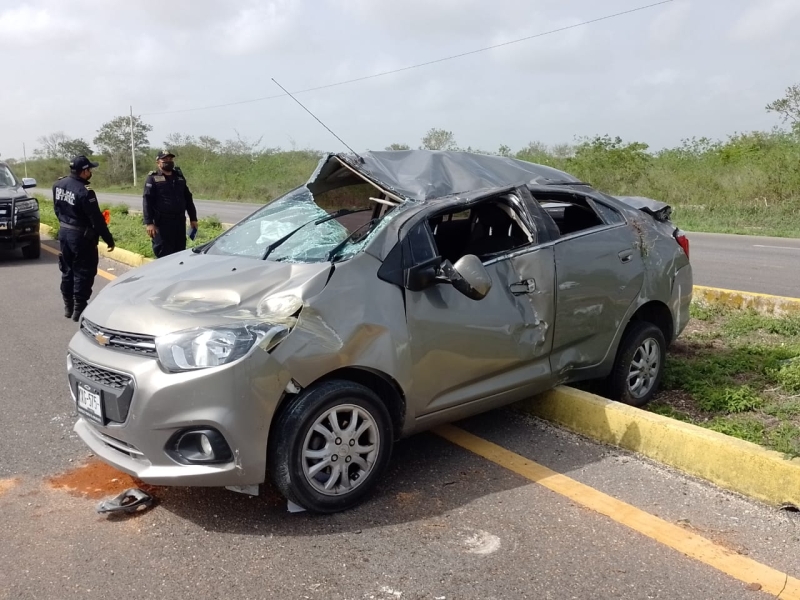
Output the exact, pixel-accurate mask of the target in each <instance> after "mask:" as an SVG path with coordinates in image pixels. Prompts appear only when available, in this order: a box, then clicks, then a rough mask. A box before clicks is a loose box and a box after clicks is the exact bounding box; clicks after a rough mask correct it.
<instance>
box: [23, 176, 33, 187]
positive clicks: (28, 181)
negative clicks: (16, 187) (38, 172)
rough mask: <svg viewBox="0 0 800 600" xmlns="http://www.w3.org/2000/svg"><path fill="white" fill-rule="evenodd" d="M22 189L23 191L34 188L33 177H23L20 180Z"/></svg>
mask: <svg viewBox="0 0 800 600" xmlns="http://www.w3.org/2000/svg"><path fill="white" fill-rule="evenodd" d="M22 187H23V188H24V189H28V188H34V187H36V180H35V179H34V178H33V177H23V178H22Z"/></svg>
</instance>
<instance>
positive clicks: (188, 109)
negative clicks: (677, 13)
mask: <svg viewBox="0 0 800 600" xmlns="http://www.w3.org/2000/svg"><path fill="white" fill-rule="evenodd" d="M673 1H674V0H661V2H655V3H653V4H647V5H645V6H639V7H637V8H632V9H629V10H624V11H622V12H618V13H614V14H611V15H606V16H604V17H598V18H596V19H591V20H589V21H583V22H581V23H575V24H574V25H566V26H564V27H559V28H558V29H551V30H549V31H543V32H541V33H536V34H534V35H529V36H527V37H524V38H519V39H516V40H511V41H509V42H503V43H501V44H494V45H492V46H486V47H484V48H478V49H477V50H470V51H468V52H462V53H461V54H453V55H452V56H445V57H444V58H437V59H435V60H429V61H427V62H423V63H418V64H415V65H409V66H407V67H400V68H399V69H392V70H390V71H383V72H381V73H373V74H372V75H364V76H363V77H356V78H355V79H346V80H345V81H338V82H336V83H329V84H326V85H320V86H316V87H311V88H306V89H304V90H298V91H296V92H292V93H293V94H305V93H307V92H316V91H319V90H325V89H328V88H333V87H338V86H340V85H347V84H350V83H357V82H359V81H366V80H368V79H375V78H376V77H384V76H386V75H393V74H394V73H401V72H403V71H410V70H411V69H418V68H420V67H427V66H429V65H435V64H437V63H441V62H445V61H448V60H455V59H457V58H463V57H465V56H471V55H473V54H479V53H480V52H487V51H489V50H494V49H496V48H502V47H504V46H510V45H511V44H519V43H520V42H527V41H528V40H533V39H536V38H540V37H544V36H546V35H552V34H554V33H561V32H562V31H568V30H570V29H576V28H577V27H584V26H586V25H591V24H593V23H599V22H600V21H608V20H609V19H615V18H617V17H621V16H624V15H629V14H631V13H635V12H639V11H643V10H647V9H650V8H655V7H656V6H661V5H663V4H669V3H670V2H673ZM286 96H287V94H276V95H273V96H262V97H260V98H251V99H249V100H238V101H236V102H227V103H225V104H212V105H209V106H197V107H194V108H182V109H178V110H167V111H162V112H151V113H144V114H143V115H142V116H143V117H150V116H155V115H172V114H177V113H185V112H194V111H199V110H210V109H213V108H225V107H227V106H238V105H241V104H251V103H253V102H263V101H265V100H275V99H277V98H285V97H286Z"/></svg>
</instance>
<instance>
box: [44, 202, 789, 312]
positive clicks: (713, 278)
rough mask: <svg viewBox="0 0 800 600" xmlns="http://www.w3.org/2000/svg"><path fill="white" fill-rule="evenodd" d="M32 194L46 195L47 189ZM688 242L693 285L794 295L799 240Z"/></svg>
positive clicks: (224, 216)
mask: <svg viewBox="0 0 800 600" xmlns="http://www.w3.org/2000/svg"><path fill="white" fill-rule="evenodd" d="M34 191H35V192H37V193H40V194H44V195H45V196H46V197H48V198H49V197H50V196H51V192H50V191H49V190H43V189H40V188H37V189H35V190H34ZM98 197H99V199H100V201H101V202H107V203H109V204H127V205H128V206H129V207H131V208H134V209H137V210H141V198H138V197H136V196H130V195H126V194H106V193H101V194H99V195H98ZM196 204H197V209H198V211H199V213H200V216H210V215H217V217H219V219H220V220H221V221H222V222H223V223H237V222H238V221H240V220H242V219H243V218H245V217H247V216H248V215H250V214H251V213H253V212H254V211H255V210H256V209H257V208H258V207H259V205H258V204H246V203H239V202H219V201H210V200H198V201H196ZM689 242H690V256H691V261H692V267H693V270H694V276H695V283H696V284H697V285H705V286H710V287H720V288H725V289H730V290H742V291H747V292H758V293H762V294H774V295H776V296H790V297H800V267H798V265H800V239H787V238H767V237H754V236H743V235H724V234H713V233H690V234H689Z"/></svg>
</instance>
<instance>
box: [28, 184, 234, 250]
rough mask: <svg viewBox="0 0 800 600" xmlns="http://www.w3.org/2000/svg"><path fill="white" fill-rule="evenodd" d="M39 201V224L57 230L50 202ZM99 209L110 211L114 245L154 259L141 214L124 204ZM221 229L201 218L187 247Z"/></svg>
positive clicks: (202, 240) (214, 220) (211, 219)
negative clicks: (131, 212)
mask: <svg viewBox="0 0 800 600" xmlns="http://www.w3.org/2000/svg"><path fill="white" fill-rule="evenodd" d="M38 200H39V214H40V215H41V220H42V223H44V224H45V225H49V226H50V227H53V228H54V232H53V233H54V235H55V234H56V233H58V219H57V218H56V214H55V212H54V211H53V203H52V202H51V201H49V200H46V199H44V198H42V197H41V196H39V197H38ZM100 209H101V210H108V211H109V212H110V213H111V220H110V222H109V224H108V228H109V229H110V230H111V235H113V236H114V242H115V243H116V245H117V246H119V247H120V248H124V249H125V250H130V251H131V252H136V253H137V254H141V255H143V256H147V257H148V258H154V254H153V247H152V244H151V241H150V238H148V237H147V234H146V233H145V229H144V225H143V224H142V216H141V215H132V214H129V213H128V207H127V206H118V205H105V204H101V205H100ZM222 231H223V229H222V224H221V223H220V222H219V219H217V218H216V217H207V218H204V219H200V221H199V227H198V230H197V237H196V238H195V239H194V241H192V240H189V239H187V240H186V245H187V248H192V247H194V246H198V245H200V244H204V243H205V242H207V241H209V240H212V239H214V238H215V237H217V236H218V235H220V234H221V233H222Z"/></svg>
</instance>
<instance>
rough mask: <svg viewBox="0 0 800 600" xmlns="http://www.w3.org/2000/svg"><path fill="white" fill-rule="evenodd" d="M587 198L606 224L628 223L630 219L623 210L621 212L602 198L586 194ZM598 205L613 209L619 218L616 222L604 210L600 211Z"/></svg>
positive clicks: (609, 209)
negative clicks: (598, 198) (610, 220)
mask: <svg viewBox="0 0 800 600" xmlns="http://www.w3.org/2000/svg"><path fill="white" fill-rule="evenodd" d="M586 199H587V201H588V203H589V206H591V207H592V209H593V210H594V212H595V214H596V215H597V216H598V217H600V220H601V221H603V223H605V224H606V225H609V226H614V225H624V224H626V223H627V222H628V220H627V219H626V218H625V215H623V214H622V212H620V211H619V210H617V209H616V208H614V207H613V206H609V205H608V204H607V203H605V202H601V201H600V200H597V199H595V198H592V197H591V196H586ZM598 206H602V207H603V208H604V209H606V210H608V211H611V212H612V213H613V214H615V215H616V216H617V218H618V219H619V220H618V221H616V222H614V223H610V222H609V220H608V218H607V217H606V216H605V214H603V213H602V212H600V210H598V208H597V207H598ZM587 231H588V230H587ZM578 233H579V232H578Z"/></svg>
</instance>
